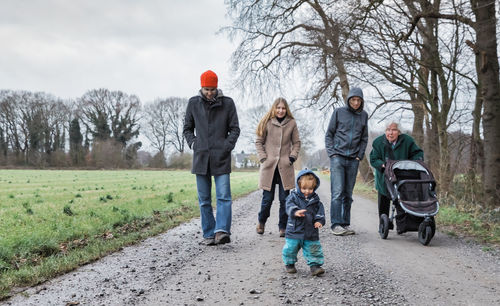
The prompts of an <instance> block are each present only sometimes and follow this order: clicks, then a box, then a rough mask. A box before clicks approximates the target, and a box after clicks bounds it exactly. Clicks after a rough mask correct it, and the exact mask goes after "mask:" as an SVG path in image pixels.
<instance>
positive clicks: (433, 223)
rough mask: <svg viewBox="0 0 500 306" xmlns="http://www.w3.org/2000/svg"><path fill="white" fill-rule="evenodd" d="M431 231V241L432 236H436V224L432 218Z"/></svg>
mask: <svg viewBox="0 0 500 306" xmlns="http://www.w3.org/2000/svg"><path fill="white" fill-rule="evenodd" d="M431 229H432V236H431V239H432V238H433V237H434V234H436V222H435V221H434V218H432V221H431Z"/></svg>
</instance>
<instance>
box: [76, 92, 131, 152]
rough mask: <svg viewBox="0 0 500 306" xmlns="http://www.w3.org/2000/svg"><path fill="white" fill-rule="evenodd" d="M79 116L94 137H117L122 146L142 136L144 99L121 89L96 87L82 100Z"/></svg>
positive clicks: (105, 138)
mask: <svg viewBox="0 0 500 306" xmlns="http://www.w3.org/2000/svg"><path fill="white" fill-rule="evenodd" d="M79 105H80V110H79V111H80V113H81V116H80V118H81V119H82V122H83V124H84V125H85V127H86V128H87V130H88V131H89V132H90V133H91V134H92V136H93V137H94V140H107V139H109V138H112V139H114V140H115V141H116V142H117V143H119V144H121V145H122V146H123V147H125V146H126V144H127V142H128V141H130V140H131V139H132V138H134V137H136V136H138V135H139V124H138V123H139V119H140V118H139V112H140V109H141V102H140V100H139V98H138V97H137V96H135V95H127V94H125V93H123V92H121V91H109V90H108V89H104V88H101V89H94V90H90V91H88V92H86V93H85V94H84V95H83V96H82V97H81V98H80V99H79Z"/></svg>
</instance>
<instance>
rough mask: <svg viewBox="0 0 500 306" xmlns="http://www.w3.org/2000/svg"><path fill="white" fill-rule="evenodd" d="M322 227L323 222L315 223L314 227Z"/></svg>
mask: <svg viewBox="0 0 500 306" xmlns="http://www.w3.org/2000/svg"><path fill="white" fill-rule="evenodd" d="M322 227H323V224H321V223H319V222H315V223H314V228H322Z"/></svg>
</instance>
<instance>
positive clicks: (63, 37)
mask: <svg viewBox="0 0 500 306" xmlns="http://www.w3.org/2000/svg"><path fill="white" fill-rule="evenodd" d="M0 4H1V10H0V41H1V47H0V67H1V68H0V89H23V90H29V91H45V92H48V93H52V94H54V95H56V96H59V97H61V98H76V97H80V96H82V95H83V94H84V93H85V92H86V91H87V90H89V89H95V88H102V87H103V88H108V89H110V90H121V91H123V92H125V93H127V94H135V95H137V96H139V98H140V99H141V101H142V102H143V103H145V102H149V101H152V100H153V99H155V98H157V97H168V96H180V97H191V96H193V95H195V94H196V92H197V90H198V89H199V85H200V84H199V76H200V74H201V73H202V72H203V71H205V70H207V69H211V70H213V71H215V72H216V73H217V74H218V76H219V87H220V88H222V89H224V88H226V87H228V86H229V85H230V81H231V80H230V79H231V76H230V74H229V69H230V63H229V58H230V55H231V53H232V51H233V50H234V48H235V47H234V44H233V43H231V42H230V41H229V40H228V38H227V36H225V35H223V34H219V35H217V34H216V32H217V31H218V30H219V29H220V28H221V27H222V26H224V25H227V24H229V20H228V19H226V18H225V14H226V8H225V6H224V0H182V1H180V0H178V1H174V0H141V1H136V0H70V1H69V0H0Z"/></svg>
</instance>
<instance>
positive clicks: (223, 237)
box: [215, 232, 231, 244]
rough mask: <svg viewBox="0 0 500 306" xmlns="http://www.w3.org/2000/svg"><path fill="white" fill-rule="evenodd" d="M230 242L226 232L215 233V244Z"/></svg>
mask: <svg viewBox="0 0 500 306" xmlns="http://www.w3.org/2000/svg"><path fill="white" fill-rule="evenodd" d="M229 242H231V238H230V237H229V234H228V233H225V232H217V233H215V244H224V243H229Z"/></svg>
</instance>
